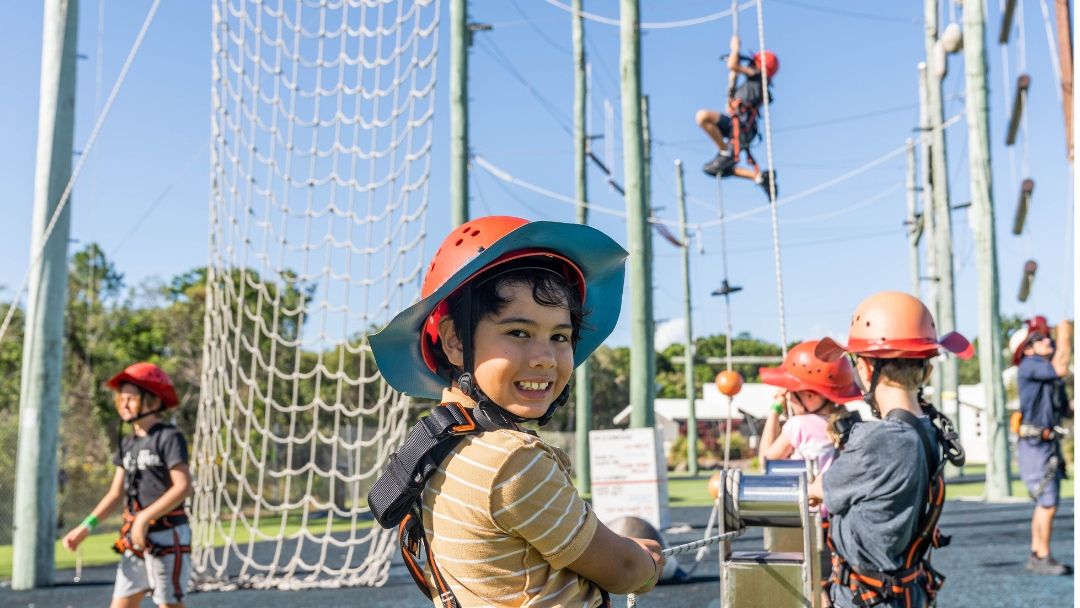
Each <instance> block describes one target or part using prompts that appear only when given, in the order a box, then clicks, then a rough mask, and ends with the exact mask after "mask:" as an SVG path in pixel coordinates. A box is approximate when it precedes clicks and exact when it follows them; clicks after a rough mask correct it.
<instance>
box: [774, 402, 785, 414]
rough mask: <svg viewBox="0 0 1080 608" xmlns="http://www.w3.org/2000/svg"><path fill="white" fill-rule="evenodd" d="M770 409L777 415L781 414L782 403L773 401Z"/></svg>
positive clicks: (782, 411) (782, 410) (782, 409)
mask: <svg viewBox="0 0 1080 608" xmlns="http://www.w3.org/2000/svg"><path fill="white" fill-rule="evenodd" d="M772 411H774V412H776V414H777V415H778V416H779V415H781V414H783V413H784V404H783V403H774V404H772Z"/></svg>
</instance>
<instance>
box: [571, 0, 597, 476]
mask: <svg viewBox="0 0 1080 608" xmlns="http://www.w3.org/2000/svg"><path fill="white" fill-rule="evenodd" d="M572 6H573V11H574V13H573V18H572V19H571V22H570V23H571V37H572V39H573V47H574V182H575V186H576V187H575V192H576V194H577V200H578V207H577V222H578V223H579V224H588V223H589V207H588V201H589V190H588V174H587V173H586V171H585V160H586V152H587V146H588V145H589V143H588V136H587V135H586V133H585V110H586V107H587V105H588V93H587V90H586V83H585V19H584V17H582V14H581V11H582V0H574V2H573V5H572ZM575 376H576V377H575V379H574V391H575V402H576V403H575V405H576V409H575V412H574V419H575V420H576V421H577V424H576V426H577V428H576V429H575V431H576V435H575V438H576V440H577V450H576V451H575V455H576V456H577V463H576V464H577V481H578V489H579V490H580V491H581V492H591V488H592V474H591V471H590V470H589V430H590V429H591V428H592V374H591V373H590V372H589V360H588V359H586V360H585V361H583V362H582V363H581V365H580V366H578V369H577V373H576V374H575Z"/></svg>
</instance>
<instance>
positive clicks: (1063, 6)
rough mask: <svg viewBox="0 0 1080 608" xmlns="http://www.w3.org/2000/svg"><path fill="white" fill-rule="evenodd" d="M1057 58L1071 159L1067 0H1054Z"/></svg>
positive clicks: (1069, 42)
mask: <svg viewBox="0 0 1080 608" xmlns="http://www.w3.org/2000/svg"><path fill="white" fill-rule="evenodd" d="M1054 9H1055V10H1054V12H1055V13H1056V16H1057V47H1058V59H1059V60H1060V63H1061V100H1062V104H1063V105H1064V106H1065V108H1064V109H1065V153H1066V154H1067V155H1068V156H1069V162H1072V160H1073V127H1072V122H1073V112H1072V109H1073V100H1072V97H1073V60H1072V55H1073V46H1072V30H1071V29H1070V28H1069V21H1070V20H1069V0H1056V1H1055V2H1054Z"/></svg>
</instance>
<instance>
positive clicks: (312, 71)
mask: <svg viewBox="0 0 1080 608" xmlns="http://www.w3.org/2000/svg"><path fill="white" fill-rule="evenodd" d="M438 22H439V2H438V0H215V2H214V3H213V61H212V69H213V83H212V86H211V95H212V105H213V113H212V120H211V130H212V133H211V135H212V145H211V149H212V155H211V156H212V187H211V189H212V199H211V204H210V216H211V233H210V262H209V266H208V270H207V293H206V329H205V345H204V350H203V372H202V396H201V399H200V406H199V414H198V422H197V430H196V433H195V439H194V447H193V455H192V462H193V467H194V468H193V471H194V477H195V498H194V501H193V505H192V520H193V528H194V538H193V552H192V559H193V565H194V570H195V579H196V582H197V584H198V585H199V586H200V587H201V588H203V589H214V588H218V589H221V588H230V587H236V586H241V587H260V588H264V587H278V588H297V587H310V586H324V587H333V586H354V585H379V584H382V583H384V582H385V581H386V579H387V575H388V571H389V555H390V552H391V550H392V549H393V548H394V546H395V545H394V543H393V542H392V538H391V536H392V535H391V533H390V532H387V531H384V530H382V529H381V528H380V527H379V526H378V525H372V521H371V516H370V512H369V510H368V508H367V502H366V497H367V492H368V488H369V487H370V486H371V484H372V483H373V482H374V480H375V478H376V477H377V475H378V472H379V470H380V469H381V468H382V466H383V463H384V460H385V458H386V457H387V455H388V454H390V453H392V451H393V450H394V449H396V447H397V446H398V445H399V444H400V442H401V440H402V439H403V438H404V434H405V432H406V430H407V429H406V424H407V411H408V402H407V400H406V398H405V397H403V396H401V395H399V394H397V393H395V392H394V391H393V390H392V389H391V388H390V387H389V386H388V385H387V384H386V383H385V382H383V380H382V378H381V377H380V376H379V374H378V372H377V370H376V369H375V366H374V362H373V359H372V357H371V350H370V347H369V345H368V334H369V332H371V331H372V330H374V329H377V328H378V327H381V326H382V325H383V324H385V323H386V322H387V321H388V320H389V319H390V317H391V316H392V315H393V313H395V312H396V311H398V310H400V309H401V308H403V307H405V306H406V305H408V304H410V303H411V302H412V301H414V298H415V294H416V292H417V291H418V290H417V286H418V283H419V277H420V272H421V268H422V264H423V260H422V259H421V257H422V250H423V239H424V235H425V218H426V211H427V195H428V177H429V172H430V154H429V152H430V150H431V136H432V132H431V131H432V116H433V113H434V95H433V93H434V88H435V67H436V48H437V46H438V44H437V43H438V41H437V30H438Z"/></svg>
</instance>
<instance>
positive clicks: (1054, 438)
mask: <svg viewBox="0 0 1080 608" xmlns="http://www.w3.org/2000/svg"><path fill="white" fill-rule="evenodd" d="M1009 346H1010V347H1011V349H1012V351H1013V363H1015V364H1017V368H1018V370H1017V384H1018V387H1019V392H1020V411H1019V416H1020V420H1019V424H1018V425H1014V426H1015V430H1016V431H1017V434H1018V435H1019V437H1018V438H1017V443H1016V459H1017V461H1018V462H1019V464H1020V477H1021V479H1023V481H1024V485H1026V486H1027V489H1028V493H1029V494H1031V498H1032V499H1033V500H1034V501H1035V511H1034V513H1032V516H1031V554H1030V555H1029V556H1028V562H1027V569H1028V570H1030V571H1032V572H1034V573H1036V574H1046V575H1051V576H1057V575H1063V574H1068V573H1070V572H1071V571H1072V570H1071V568H1069V567H1068V566H1066V565H1064V564H1061V563H1058V562H1057V560H1055V559H1054V558H1053V557H1052V556H1051V554H1050V536H1051V532H1052V530H1053V522H1054V515H1055V514H1056V513H1057V507H1058V501H1059V490H1060V486H1061V479H1062V478H1064V476H1065V459H1064V456H1063V455H1062V451H1061V441H1060V437H1061V426H1060V425H1061V419H1062V418H1063V417H1064V416H1065V415H1066V413H1067V410H1068V407H1069V403H1068V397H1067V396H1066V394H1065V381H1064V378H1065V377H1066V376H1067V375H1068V374H1069V359H1070V357H1071V355H1072V326H1071V325H1070V324H1069V322H1068V321H1062V322H1061V323H1060V324H1059V325H1058V327H1057V343H1056V344H1055V342H1054V340H1053V339H1052V338H1051V337H1050V328H1049V327H1048V326H1047V324H1046V319H1045V318H1044V317H1035V318H1034V319H1031V320H1029V321H1027V322H1026V323H1025V324H1024V326H1023V327H1021V328H1020V329H1019V330H1017V331H1016V332H1015V333H1014V334H1013V335H1012V337H1011V338H1010V340H1009Z"/></svg>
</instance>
